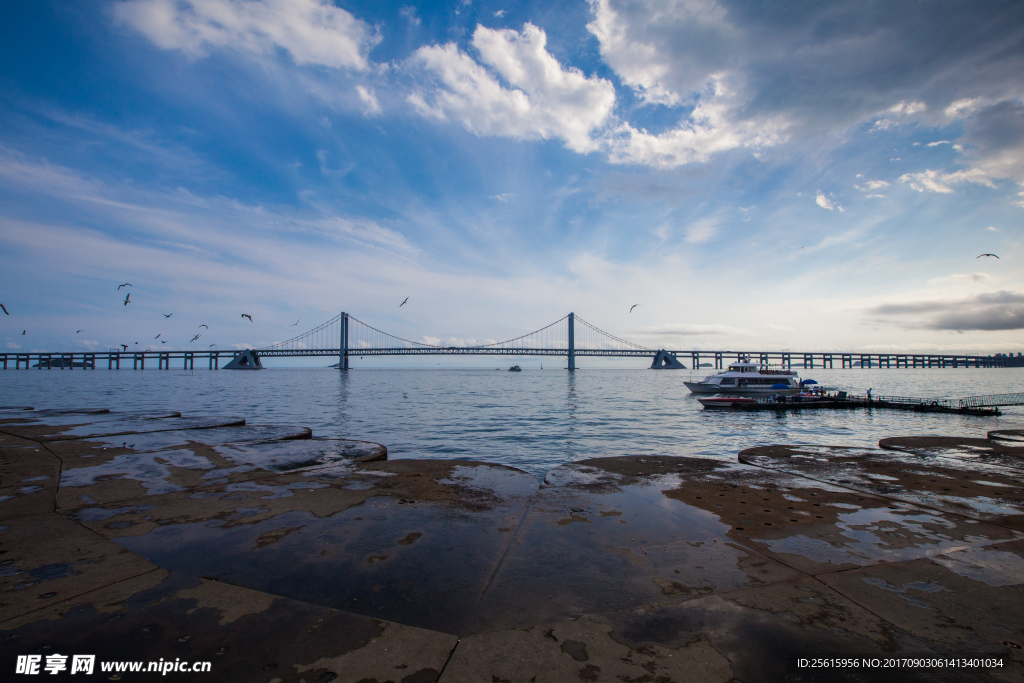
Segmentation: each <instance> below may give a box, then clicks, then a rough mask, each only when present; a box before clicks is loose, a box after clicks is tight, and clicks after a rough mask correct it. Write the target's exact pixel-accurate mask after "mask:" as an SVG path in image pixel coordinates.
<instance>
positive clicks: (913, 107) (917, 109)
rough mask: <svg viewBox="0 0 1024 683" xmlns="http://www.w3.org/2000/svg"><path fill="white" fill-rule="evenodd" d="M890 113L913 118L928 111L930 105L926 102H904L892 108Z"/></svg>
mask: <svg viewBox="0 0 1024 683" xmlns="http://www.w3.org/2000/svg"><path fill="white" fill-rule="evenodd" d="M889 111H891V112H892V113H893V114H896V115H897V116H913V115H914V114H920V113H921V112H923V111H928V105H926V104H925V103H924V102H907V101H903V102H900V103H899V104H897V105H895V106H893V107H890V108H889Z"/></svg>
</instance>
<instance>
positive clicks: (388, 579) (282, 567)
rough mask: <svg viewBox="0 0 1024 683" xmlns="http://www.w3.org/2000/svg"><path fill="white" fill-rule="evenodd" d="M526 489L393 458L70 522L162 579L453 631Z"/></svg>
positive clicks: (462, 467) (456, 465) (502, 474)
mask: <svg viewBox="0 0 1024 683" xmlns="http://www.w3.org/2000/svg"><path fill="white" fill-rule="evenodd" d="M536 489H537V481H536V479H535V478H534V477H532V476H531V475H529V474H526V473H524V472H521V471H519V470H514V469H512V468H507V467H501V466H495V465H488V464H483V463H473V462H468V461H445V462H441V461H430V460H424V461H412V460H400V461H392V462H372V463H364V464H359V465H357V466H356V465H348V466H344V467H336V468H334V469H333V470H332V471H330V472H323V471H318V472H317V475H316V476H315V477H313V476H308V475H306V474H304V473H303V472H301V471H299V472H293V473H288V474H275V475H273V476H269V477H262V478H259V479H256V480H252V481H243V482H230V481H224V482H218V483H215V484H210V485H208V486H205V487H193V488H190V489H188V490H185V491H178V492H172V493H165V494H160V495H150V496H145V497H140V498H133V499H128V500H123V501H119V502H116V503H108V504H105V505H90V506H88V507H80V508H78V509H77V510H75V511H74V512H69V513H68V514H69V515H71V517H72V518H73V519H75V520H76V521H79V522H80V523H82V524H84V525H85V526H87V527H89V528H91V529H95V530H96V531H97V532H99V533H101V534H104V535H105V536H108V537H110V538H113V539H115V540H116V541H117V542H118V543H120V544H121V545H123V546H124V547H125V548H128V549H130V550H132V551H133V552H135V553H138V554H139V555H140V556H142V557H145V558H147V559H149V560H151V561H152V562H154V563H155V564H157V565H159V566H161V567H164V568H167V569H173V570H176V571H181V572H184V573H188V574H192V575H197V576H204V577H213V578H217V579H220V580H223V581H226V582H228V583H232V584H234V585H239V586H244V587H247V588H251V589H254V590H262V591H267V592H271V593H275V594H278V595H283V596H286V597H289V598H293V599H297V600H304V601H308V602H313V603H317V604H321V605H326V606H330V607H336V608H344V609H347V610H349V611H353V612H358V613H361V614H366V615H370V616H373V617H376V618H381V619H388V620H391V621H398V622H400V623H404V624H409V625H412V626H420V627H424V628H431V629H433V630H439V631H444V632H449V633H459V632H461V629H462V628H463V627H464V624H465V622H466V621H467V620H468V619H469V618H470V616H471V615H472V613H473V612H474V610H475V609H476V604H477V602H478V600H479V598H480V595H481V594H482V593H483V592H484V590H485V588H486V586H487V583H488V580H489V578H490V576H491V575H492V574H493V573H494V571H495V569H496V568H497V565H498V563H499V561H500V559H501V558H502V556H503V555H504V553H505V551H506V549H507V547H508V544H509V542H510V540H511V538H512V532H514V531H515V529H516V527H517V525H518V522H519V520H520V519H521V517H522V515H523V512H524V511H525V509H526V507H527V505H528V504H529V502H530V500H531V499H532V497H533V495H534V494H535V492H536Z"/></svg>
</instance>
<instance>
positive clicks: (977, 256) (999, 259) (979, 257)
mask: <svg viewBox="0 0 1024 683" xmlns="http://www.w3.org/2000/svg"><path fill="white" fill-rule="evenodd" d="M981 256H995V257H996V258H999V257H998V256H996V255H995V254H982V255H981ZM981 256H976V257H975V258H981ZM999 260H1000V261H1001V260H1002V259H999Z"/></svg>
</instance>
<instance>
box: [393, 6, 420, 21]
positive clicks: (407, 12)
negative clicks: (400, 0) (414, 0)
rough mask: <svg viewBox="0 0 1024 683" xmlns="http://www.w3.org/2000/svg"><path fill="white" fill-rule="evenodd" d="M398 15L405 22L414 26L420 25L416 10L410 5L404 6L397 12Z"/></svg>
mask: <svg viewBox="0 0 1024 683" xmlns="http://www.w3.org/2000/svg"><path fill="white" fill-rule="evenodd" d="M398 14H399V15H400V16H403V17H405V18H406V20H407V21H408V22H409V23H410V24H412V25H414V26H419V25H420V23H422V22H421V21H420V18H419V16H417V14H416V8H415V7H413V6H412V5H405V6H404V7H402V9H400V10H398Z"/></svg>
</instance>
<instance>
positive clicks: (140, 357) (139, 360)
mask: <svg viewBox="0 0 1024 683" xmlns="http://www.w3.org/2000/svg"><path fill="white" fill-rule="evenodd" d="M140 365H141V366H142V367H141V369H142V370H145V369H146V354H144V353H141V354H140V353H134V352H133V353H132V370H139V369H140V368H139V366H140Z"/></svg>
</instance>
